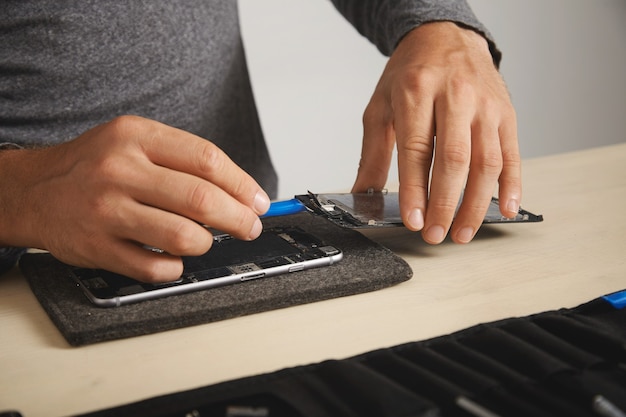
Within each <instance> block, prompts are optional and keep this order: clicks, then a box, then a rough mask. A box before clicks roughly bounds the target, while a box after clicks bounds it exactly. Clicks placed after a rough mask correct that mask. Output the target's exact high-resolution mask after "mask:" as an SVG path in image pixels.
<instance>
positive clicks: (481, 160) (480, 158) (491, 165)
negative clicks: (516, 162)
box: [472, 152, 502, 175]
mask: <svg viewBox="0 0 626 417" xmlns="http://www.w3.org/2000/svg"><path fill="white" fill-rule="evenodd" d="M472 169H477V170H479V171H480V172H482V173H484V174H488V175H498V174H500V172H501V171H502V154H501V153H498V152H486V153H481V154H479V155H473V156H472Z"/></svg>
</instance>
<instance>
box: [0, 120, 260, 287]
mask: <svg viewBox="0 0 626 417" xmlns="http://www.w3.org/2000/svg"><path fill="white" fill-rule="evenodd" d="M1 156H2V159H3V161H2V164H3V165H4V167H2V168H1V170H2V173H1V174H2V175H3V176H4V178H5V179H6V178H7V176H8V177H10V178H11V180H12V181H11V183H10V185H8V184H9V182H4V181H3V183H2V184H0V185H1V186H2V189H1V191H2V193H3V194H4V195H3V197H2V198H3V200H4V201H3V202H2V203H1V204H0V212H1V214H2V219H0V222H3V223H2V224H1V225H0V226H2V227H3V230H2V232H1V233H0V244H4V245H13V246H27V247H37V248H42V249H46V250H49V251H50V252H51V253H52V254H53V255H54V256H56V257H57V258H58V259H60V260H62V261H64V262H67V263H69V264H72V265H76V266H82V267H97V268H104V269H107V270H110V271H113V272H118V273H121V274H124V275H127V276H130V277H133V278H136V279H139V280H142V281H148V282H159V281H168V280H174V279H177V278H178V277H179V276H180V275H181V273H182V271H183V266H182V261H181V259H180V256H183V255H190V256H191V255H201V254H203V253H205V252H206V251H207V250H209V248H210V247H211V244H212V242H213V238H212V236H211V234H210V233H209V232H208V231H207V230H206V229H205V228H204V227H203V226H202V225H209V226H212V227H215V228H217V229H219V230H222V231H224V232H227V233H230V234H232V235H233V236H235V237H237V238H240V239H248V240H251V239H255V238H256V237H258V235H259V234H260V233H261V230H262V225H261V222H260V220H259V218H258V216H259V215H260V214H263V213H264V212H265V211H266V210H267V209H268V207H269V198H268V196H267V194H265V192H264V191H263V190H262V189H261V187H260V186H259V185H258V184H257V183H256V181H254V180H253V179H252V178H251V177H250V176H249V175H248V174H246V173H245V172H244V171H243V170H241V169H240V168H239V167H238V166H237V165H236V164H235V163H234V162H232V161H231V160H230V159H229V158H228V157H227V156H226V154H224V152H223V151H221V150H220V149H218V148H217V147H216V146H215V145H213V144H212V143H210V142H209V141H207V140H204V139H201V138H199V137H197V136H194V135H192V134H190V133H187V132H184V131H181V130H178V129H175V128H172V127H169V126H166V125H163V124H160V123H157V122H154V121H151V120H147V119H142V118H139V117H134V116H123V117H120V118H117V119H115V120H113V121H111V122H109V123H105V124H103V125H100V126H98V127H95V128H94V129H92V130H90V131H88V132H86V133H85V134H83V135H81V136H80V137H79V138H77V139H75V140H73V141H71V142H68V143H65V144H62V145H58V146H54V147H51V148H47V149H38V150H24V151H8V152H5V153H4V154H3V155H1ZM5 169H6V170H8V169H12V171H11V172H9V171H5ZM7 220H10V223H9V222H8V221H7ZM143 245H148V246H152V247H157V248H160V249H163V250H164V251H165V253H163V254H160V253H155V252H153V251H149V250H146V249H144V248H143Z"/></svg>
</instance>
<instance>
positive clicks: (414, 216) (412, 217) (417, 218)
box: [407, 208, 424, 231]
mask: <svg viewBox="0 0 626 417" xmlns="http://www.w3.org/2000/svg"><path fill="white" fill-rule="evenodd" d="M407 221H408V223H409V229H411V230H416V231H417V230H422V228H423V227H424V214H423V213H422V210H420V209H418V208H416V209H413V210H411V212H410V213H409V217H408V219H407Z"/></svg>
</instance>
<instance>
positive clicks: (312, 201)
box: [295, 190, 543, 229]
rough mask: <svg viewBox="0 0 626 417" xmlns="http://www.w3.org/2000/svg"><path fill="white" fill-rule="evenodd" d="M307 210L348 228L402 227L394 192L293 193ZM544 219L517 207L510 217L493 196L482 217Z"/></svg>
mask: <svg viewBox="0 0 626 417" xmlns="http://www.w3.org/2000/svg"><path fill="white" fill-rule="evenodd" d="M295 198H296V199H297V200H299V201H300V202H301V203H302V204H303V205H304V206H305V207H306V208H307V210H309V211H310V212H313V213H315V214H318V215H321V216H323V217H326V218H327V219H328V220H330V221H331V222H333V223H335V224H337V225H339V226H341V227H346V228H350V229H363V228H375V227H396V226H403V223H402V218H401V217H400V204H399V199H398V193H397V192H387V191H384V190H383V191H368V192H365V193H338V194H313V193H311V192H309V193H308V194H303V195H296V196H295ZM540 221H543V216H542V215H536V214H533V213H530V212H528V211H526V210H523V209H521V208H520V210H519V212H518V213H517V215H516V216H515V217H513V218H507V217H504V216H503V215H502V214H501V213H500V208H499V201H498V199H497V198H495V197H493V198H492V199H491V202H490V204H489V208H488V210H487V213H486V215H485V218H484V220H483V224H487V223H522V222H540Z"/></svg>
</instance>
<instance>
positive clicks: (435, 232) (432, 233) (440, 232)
mask: <svg viewBox="0 0 626 417" xmlns="http://www.w3.org/2000/svg"><path fill="white" fill-rule="evenodd" d="M445 237H446V231H445V229H444V228H443V226H437V225H435V226H430V227H429V228H428V230H426V235H425V238H426V240H427V241H428V242H430V243H441V242H442V241H443V239H444V238H445Z"/></svg>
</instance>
